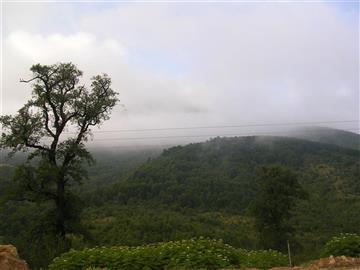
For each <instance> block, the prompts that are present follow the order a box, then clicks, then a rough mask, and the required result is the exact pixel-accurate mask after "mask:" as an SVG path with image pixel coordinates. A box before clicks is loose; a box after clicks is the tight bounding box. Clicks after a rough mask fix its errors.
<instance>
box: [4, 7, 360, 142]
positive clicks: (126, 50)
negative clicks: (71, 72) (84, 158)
mask: <svg viewBox="0 0 360 270" xmlns="http://www.w3.org/2000/svg"><path fill="white" fill-rule="evenodd" d="M2 20H3V32H2V37H3V39H2V44H3V55H2V66H3V70H2V78H3V82H2V89H1V90H2V101H1V105H2V113H4V114H14V113H16V111H17V110H18V109H19V108H20V107H21V106H22V105H23V104H24V103H25V102H26V101H27V100H28V99H29V98H30V97H31V88H30V86H29V85H26V84H21V83H20V82H19V78H29V77H30V76H31V73H30V72H29V68H30V67H31V65H33V64H36V63H41V64H54V63H57V62H73V63H74V64H76V65H77V66H78V68H79V69H80V70H83V71H84V77H83V82H85V83H87V82H88V81H89V78H90V77H92V76H93V75H96V74H101V73H107V74H108V75H109V76H110V77H111V78H112V81H113V86H112V88H113V89H114V90H116V91H118V92H119V94H120V95H119V97H120V100H121V102H120V103H121V105H119V106H117V107H116V108H115V109H114V111H113V113H112V115H111V119H110V120H109V121H107V122H106V123H105V124H104V125H103V127H102V128H101V130H103V131H110V130H133V131H123V132H119V133H116V132H113V133H111V132H109V133H106V132H102V133H101V132H99V133H96V134H95V139H94V141H95V140H98V142H99V143H100V144H101V141H102V142H106V141H109V140H110V141H111V140H112V139H114V142H115V141H116V140H117V139H119V141H121V140H122V141H123V142H126V140H127V138H133V139H134V138H135V139H134V140H138V141H141V140H142V139H141V138H144V137H166V136H179V137H178V139H179V140H180V139H181V136H185V137H186V136H190V137H187V138H188V141H189V140H190V141H194V140H199V138H200V137H191V136H204V137H206V136H205V135H207V134H209V135H226V134H236V133H238V134H239V135H241V134H245V133H250V132H254V133H259V134H261V132H273V133H274V134H275V133H276V132H279V131H281V129H279V128H278V127H279V126H276V125H275V124H279V123H281V124H287V123H290V124H291V123H305V124H306V123H315V122H322V123H323V124H321V123H320V124H319V125H323V126H330V127H337V128H341V129H345V130H349V131H353V132H356V131H359V122H358V119H359V3H358V2H344V3H341V4H340V3H334V2H326V1H317V2H313V3H311V2H307V1H306V2H303V3H301V2H299V1H297V2H292V3H291V2H288V3H284V2H272V3H271V2H266V3H265V2H263V3H249V2H238V3H226V2H223V3H221V2H217V3H214V2H213V3H206V2H202V3H201V2H192V3H189V2H188V3H180V2H163V3H159V2H148V3H145V2H131V1H129V2H118V3H115V2H99V3H81V2H77V3H70V2H62V3H44V2H43V3H26V2H22V3H16V2H13V3H12V2H4V3H3V18H2ZM334 121H349V122H336V123H335V122H334ZM350 121H352V122H350ZM356 121H357V122H356ZM252 124H274V126H272V127H271V128H269V127H266V126H253V127H251V126H250V127H249V126H246V125H252ZM218 126H222V128H213V129H211V128H209V127H218ZM224 126H237V127H228V128H224ZM275 126H276V128H275ZM280 126H281V125H280ZM283 126H286V125H283ZM182 127H206V128H203V129H198V130H196V129H176V128H182ZM163 128H165V129H166V128H175V129H168V130H159V129H163ZM144 129H145V130H147V131H144ZM149 129H151V130H149ZM139 130H141V131H139ZM185 137H184V138H185ZM136 138H139V139H136ZM195 138H197V139H195ZM151 140H152V139H149V140H148V141H147V142H148V143H149V144H151V143H152V141H151ZM164 140H165V138H164ZM164 140H163V139H161V138H160V139H158V141H164ZM201 140H203V138H202V139H201ZM119 141H116V142H117V143H119ZM165 141H166V140H165ZM114 144H115V143H114Z"/></svg>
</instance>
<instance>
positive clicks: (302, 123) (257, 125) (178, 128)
mask: <svg viewBox="0 0 360 270" xmlns="http://www.w3.org/2000/svg"><path fill="white" fill-rule="evenodd" d="M354 122H357V123H360V120H339V121H317V122H287V123H262V124H255V123H254V124H244V125H219V126H192V127H168V128H146V129H113V130H98V131H92V132H93V133H114V132H146V131H166V130H191V129H215V128H216V129H219V128H242V127H268V126H296V125H318V124H336V123H354ZM75 133H76V132H64V134H75Z"/></svg>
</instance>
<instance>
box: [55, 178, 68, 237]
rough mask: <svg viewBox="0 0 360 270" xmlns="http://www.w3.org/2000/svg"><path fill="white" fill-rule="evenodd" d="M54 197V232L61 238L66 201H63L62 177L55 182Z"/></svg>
mask: <svg viewBox="0 0 360 270" xmlns="http://www.w3.org/2000/svg"><path fill="white" fill-rule="evenodd" d="M56 193H57V198H56V219H57V220H56V232H57V233H58V234H60V236H61V237H62V238H65V233H66V229H65V220H66V201H65V183H64V179H59V181H58V182H57V192H56Z"/></svg>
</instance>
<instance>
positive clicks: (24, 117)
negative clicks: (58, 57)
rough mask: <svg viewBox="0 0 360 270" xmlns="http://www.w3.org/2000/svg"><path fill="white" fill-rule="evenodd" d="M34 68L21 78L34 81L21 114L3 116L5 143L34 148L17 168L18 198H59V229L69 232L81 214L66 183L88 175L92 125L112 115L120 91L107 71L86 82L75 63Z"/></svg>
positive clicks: (14, 147)
mask: <svg viewBox="0 0 360 270" xmlns="http://www.w3.org/2000/svg"><path fill="white" fill-rule="evenodd" d="M30 70H31V71H32V74H33V75H32V77H31V78H30V79H28V80H20V81H21V82H23V83H31V84H32V89H33V90H32V98H31V99H30V100H29V101H28V102H27V103H26V104H25V105H24V106H23V107H22V108H20V109H19V111H18V113H17V114H16V115H5V116H1V117H0V123H1V124H2V129H3V131H4V132H3V133H2V134H1V138H0V147H1V148H10V149H11V150H12V151H11V153H15V152H17V151H27V150H33V151H31V152H30V154H29V155H28V161H27V162H26V163H25V164H23V165H21V166H19V167H18V168H17V170H16V173H15V180H16V182H17V199H21V200H28V201H36V202H39V201H40V202H41V201H47V200H50V201H52V202H54V205H55V210H54V215H55V218H54V220H55V224H54V225H55V226H54V231H55V232H56V233H57V234H59V235H61V236H62V237H64V236H65V233H66V232H68V231H71V227H72V225H71V224H72V223H73V222H72V220H73V219H74V217H76V215H74V213H71V208H72V207H71V201H72V198H73V195H72V194H70V192H69V190H68V189H67V187H68V186H69V185H71V183H73V182H81V181H82V180H83V179H84V178H86V172H85V170H84V168H83V164H84V162H88V163H91V162H92V161H93V159H92V157H91V155H90V153H89V152H88V151H87V150H86V147H85V144H84V142H85V141H87V140H88V138H89V136H90V135H91V128H92V127H94V126H100V125H101V124H102V123H103V122H104V121H105V120H107V119H109V115H110V112H111V110H112V108H113V107H114V106H115V105H116V103H117V102H118V98H117V93H116V92H115V91H114V90H113V89H112V88H111V79H110V77H109V76H108V75H106V74H103V75H97V76H94V77H92V79H91V85H90V87H86V86H85V85H84V84H82V83H81V82H80V79H81V77H82V74H83V73H82V71H80V70H79V69H78V68H77V67H76V66H75V65H74V64H72V63H58V64H54V65H41V64H36V65H33V66H32V67H31V69H30ZM65 133H67V134H65ZM34 158H35V159H34ZM32 159H33V160H34V161H33V162H30V161H31V160H32Z"/></svg>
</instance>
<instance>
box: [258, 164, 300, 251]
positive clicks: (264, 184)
mask: <svg viewBox="0 0 360 270" xmlns="http://www.w3.org/2000/svg"><path fill="white" fill-rule="evenodd" d="M303 193H304V191H303V190H302V188H301V186H300V184H299V183H298V181H297V178H296V175H295V174H294V173H293V172H292V171H290V170H289V169H287V168H285V167H281V166H268V167H262V172H261V176H260V180H259V192H258V193H257V195H256V198H255V200H254V202H253V213H254V216H255V219H256V223H255V224H256V226H257V229H258V230H259V232H260V240H261V243H262V245H263V247H265V248H276V249H284V246H285V243H286V239H287V238H288V237H289V235H290V233H291V232H292V231H293V228H292V227H291V225H290V224H289V219H290V217H291V213H290V210H291V209H292V207H293V206H294V205H295V201H296V199H297V198H300V197H302V195H303Z"/></svg>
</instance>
